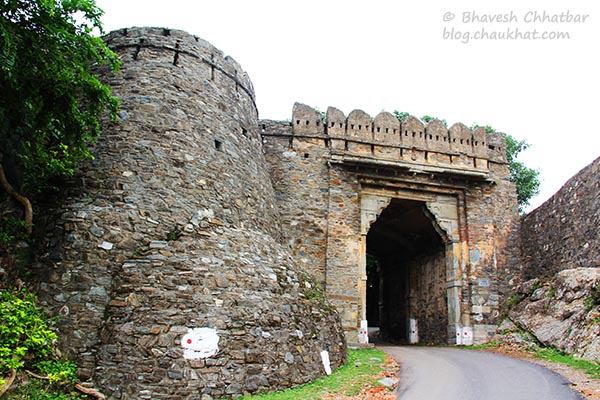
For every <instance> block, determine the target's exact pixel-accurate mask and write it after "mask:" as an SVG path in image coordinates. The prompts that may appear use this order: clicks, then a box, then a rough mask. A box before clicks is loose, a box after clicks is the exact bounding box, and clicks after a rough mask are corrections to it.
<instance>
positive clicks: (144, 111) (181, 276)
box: [34, 28, 346, 399]
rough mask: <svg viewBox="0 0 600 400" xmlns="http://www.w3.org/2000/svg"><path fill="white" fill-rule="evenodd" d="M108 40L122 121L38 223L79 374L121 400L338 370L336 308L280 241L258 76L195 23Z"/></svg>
mask: <svg viewBox="0 0 600 400" xmlns="http://www.w3.org/2000/svg"><path fill="white" fill-rule="evenodd" d="M104 39H105V40H106V42H107V43H108V45H109V47H110V48H111V49H112V50H113V51H115V52H116V53H117V54H118V55H119V58H120V60H121V63H122V65H121V69H120V71H119V72H117V73H112V72H108V71H103V70H102V71H100V72H101V74H102V76H103V80H104V81H105V82H106V83H108V84H109V85H110V86H111V87H112V88H113V94H114V95H116V96H117V97H119V98H120V100H121V103H120V111H119V113H118V117H117V119H116V120H114V121H113V120H109V119H108V118H107V119H106V120H105V122H104V124H103V133H102V135H101V137H100V138H99V139H98V141H97V143H96V144H95V146H94V148H93V154H94V160H90V161H88V162H85V163H84V164H83V165H82V166H81V167H80V168H79V169H78V170H77V171H76V173H75V176H74V177H73V178H72V179H70V180H69V182H67V184H66V186H65V189H64V190H63V191H62V192H61V195H60V198H59V199H58V201H53V202H48V204H47V205H46V206H45V209H43V212H42V213H40V214H42V215H43V218H40V222H39V223H38V226H37V227H36V229H38V230H40V229H44V231H43V240H41V242H40V244H39V245H38V247H39V249H38V257H37V259H36V261H35V265H34V267H35V276H36V278H37V279H38V286H39V288H38V289H39V290H38V292H39V297H40V300H41V301H42V303H43V305H44V306H46V308H48V309H49V310H50V312H51V313H52V314H54V315H57V316H58V317H59V318H58V326H59V329H60V342H59V345H60V347H61V349H62V350H63V352H65V353H66V354H67V355H68V356H69V357H71V358H73V359H74V360H75V361H76V362H77V363H78V365H79V372H80V375H81V378H82V379H84V380H91V381H93V383H94V384H95V385H96V387H97V388H98V389H99V390H100V391H101V392H103V393H104V394H105V395H107V398H111V399H167V398H168V399H211V398H233V397H238V396H239V395H242V394H254V393H259V392H266V391H273V390H277V389H283V388H287V387H291V386H295V385H299V384H302V383H305V382H307V381H310V380H313V379H316V378H318V377H321V376H323V375H324V374H325V373H326V370H327V368H328V367H329V366H331V368H332V369H335V368H337V367H338V366H340V365H341V364H342V363H344V362H345V360H346V345H345V341H344V336H343V331H342V327H341V323H340V318H339V315H338V314H337V312H336V311H335V310H334V308H333V307H332V306H331V305H330V304H329V303H328V302H327V300H326V299H325V295H324V292H323V290H322V289H321V288H320V287H318V285H317V284H316V283H315V281H314V280H313V279H312V278H311V277H310V276H309V275H308V274H307V273H306V272H305V271H303V270H301V269H300V268H299V267H298V266H297V263H296V262H295V260H294V259H293V258H292V256H291V253H290V250H289V248H288V246H287V245H286V244H282V243H281V240H282V239H281V238H282V235H281V232H280V219H279V213H278V209H277V207H276V202H275V194H274V190H273V187H272V184H271V177H270V176H269V171H268V168H267V164H266V162H265V159H264V155H263V151H262V142H261V137H260V133H259V130H258V122H257V116H258V112H257V109H256V105H255V100H254V99H255V95H254V89H253V87H252V83H251V82H250V79H249V78H248V76H247V74H246V73H245V72H244V71H243V70H242V69H241V67H240V66H239V65H238V64H237V63H236V62H235V61H234V60H233V59H231V58H230V57H228V56H224V55H223V53H222V52H221V51H219V50H218V49H216V48H214V47H213V46H212V45H211V44H210V43H208V42H206V41H204V40H202V39H200V38H198V37H195V36H192V35H189V34H187V33H185V32H182V31H177V30H171V29H163V28H130V29H122V30H119V31H115V32H112V33H110V34H108V35H106V36H105V37H104ZM327 358H329V361H327ZM329 363H330V364H329Z"/></svg>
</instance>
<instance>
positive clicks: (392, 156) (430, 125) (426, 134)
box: [263, 103, 506, 172]
mask: <svg viewBox="0 0 600 400" xmlns="http://www.w3.org/2000/svg"><path fill="white" fill-rule="evenodd" d="M285 132H286V131H285V130H284V131H282V130H281V129H279V130H270V129H263V135H264V136H268V135H269V134H271V135H277V136H281V135H282V134H284V135H285V134H286V133H285ZM287 132H288V133H287V134H289V135H290V136H292V137H293V140H299V139H301V138H321V139H323V142H322V143H323V145H324V146H326V147H330V148H331V151H332V154H338V155H340V154H342V155H344V156H356V157H363V158H365V157H366V158H372V159H376V160H381V161H397V162H408V163H418V164H426V165H446V166H451V167H457V168H461V169H464V170H475V171H479V172H485V171H488V170H489V164H488V163H489V162H494V163H500V164H504V163H506V143H505V139H504V135H503V134H502V133H496V132H491V133H490V132H486V130H485V128H482V127H478V128H475V129H470V128H469V127H467V126H466V125H465V124H462V123H455V124H454V125H452V126H450V127H449V128H448V127H446V125H445V124H444V123H443V122H442V121H440V120H437V119H434V120H431V121H429V122H427V123H425V122H423V121H421V120H420V119H419V118H416V117H414V116H412V115H411V116H408V117H407V118H405V119H404V120H402V121H399V120H398V119H397V118H396V117H395V116H394V115H393V114H391V113H389V112H386V111H383V112H381V113H379V114H377V115H376V116H375V118H373V117H371V116H370V115H369V114H367V113H366V112H364V111H362V110H354V111H352V112H350V114H348V116H346V115H345V114H344V113H343V112H342V111H341V110H338V109H337V108H334V107H329V108H328V109H327V112H326V113H325V115H324V116H323V115H321V113H319V112H318V111H317V110H315V109H314V108H312V107H309V106H307V105H304V104H299V103H296V104H295V105H294V109H293V112H292V122H291V129H288V130H287Z"/></svg>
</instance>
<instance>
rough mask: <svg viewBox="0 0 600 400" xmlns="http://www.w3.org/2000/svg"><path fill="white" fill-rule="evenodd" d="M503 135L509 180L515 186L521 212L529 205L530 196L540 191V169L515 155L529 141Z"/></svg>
mask: <svg viewBox="0 0 600 400" xmlns="http://www.w3.org/2000/svg"><path fill="white" fill-rule="evenodd" d="M505 136H506V159H507V161H508V169H509V171H510V180H511V181H512V182H514V183H515V185H516V186H517V203H518V204H519V211H520V212H523V208H524V207H525V206H527V205H529V201H530V200H531V198H532V197H534V196H535V195H537V194H539V192H540V180H539V175H540V171H538V170H536V169H533V168H529V167H527V166H526V165H525V164H523V163H522V162H521V161H517V156H518V155H519V153H520V152H521V151H523V150H525V149H527V148H528V147H529V143H527V141H526V140H517V139H515V138H514V137H512V136H511V135H509V134H505Z"/></svg>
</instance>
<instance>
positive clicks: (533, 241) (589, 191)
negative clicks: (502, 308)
mask: <svg viewBox="0 0 600 400" xmlns="http://www.w3.org/2000/svg"><path fill="white" fill-rule="evenodd" d="M599 227H600V158H598V159H596V160H595V161H594V162H593V163H591V164H590V165H588V166H587V167H585V168H584V169H582V170H581V171H580V172H579V173H577V175H575V176H574V177H572V178H571V179H570V180H569V181H568V182H567V183H566V184H565V185H564V186H563V187H562V188H561V189H560V190H559V191H558V192H557V193H556V194H555V195H554V196H552V197H551V198H550V199H549V200H547V201H546V202H545V203H544V204H542V205H541V206H540V207H538V208H537V209H536V210H534V211H532V212H531V213H529V214H527V215H525V216H524V217H523V220H522V223H521V228H522V229H521V242H522V252H523V258H524V259H523V268H524V270H523V276H524V278H525V279H532V278H537V277H550V276H552V275H554V274H556V273H557V272H559V271H561V270H563V269H570V268H581V267H588V268H593V267H599V266H600V228H599Z"/></svg>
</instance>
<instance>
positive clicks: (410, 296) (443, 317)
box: [366, 199, 448, 344]
mask: <svg viewBox="0 0 600 400" xmlns="http://www.w3.org/2000/svg"><path fill="white" fill-rule="evenodd" d="M434 218H435V217H433V216H432V214H431V213H430V212H428V211H427V207H426V205H425V202H423V201H416V200H408V199H392V200H391V202H390V203H389V205H388V206H387V207H386V208H385V209H384V210H383V211H382V212H381V214H380V215H379V217H378V218H377V220H376V221H375V222H374V223H373V224H372V225H371V226H370V229H369V231H368V234H367V246H366V253H367V256H366V257H367V260H366V270H367V271H366V272H367V293H366V314H367V321H368V322H369V327H373V328H379V333H378V336H379V338H381V339H382V340H386V341H390V342H394V343H417V342H421V343H444V344H445V343H447V342H448V338H447V326H448V299H447V288H446V265H447V262H446V246H445V244H444V239H443V238H442V237H440V234H439V233H438V232H439V228H438V229H436V226H437V225H436V222H435V221H434V220H433V219H434ZM371 331H372V332H377V329H371ZM376 336H377V334H376ZM374 339H377V337H375V338H374Z"/></svg>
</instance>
